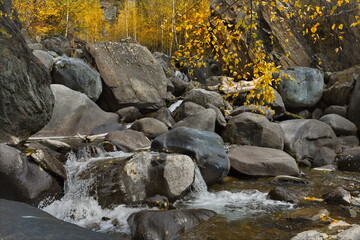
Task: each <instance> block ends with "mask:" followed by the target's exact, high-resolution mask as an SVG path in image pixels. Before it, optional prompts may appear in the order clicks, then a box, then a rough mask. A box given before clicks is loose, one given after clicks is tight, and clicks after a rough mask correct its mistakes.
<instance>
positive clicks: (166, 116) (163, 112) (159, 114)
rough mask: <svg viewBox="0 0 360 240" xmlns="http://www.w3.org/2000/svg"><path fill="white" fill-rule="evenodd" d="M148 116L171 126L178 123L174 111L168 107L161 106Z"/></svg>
mask: <svg viewBox="0 0 360 240" xmlns="http://www.w3.org/2000/svg"><path fill="white" fill-rule="evenodd" d="M148 116H149V117H152V118H155V119H157V120H159V121H161V122H163V123H164V124H165V125H166V126H167V127H169V128H170V127H172V126H173V125H174V124H175V123H176V122H175V120H174V118H173V116H172V113H171V112H170V110H169V109H168V108H166V107H163V108H160V109H159V110H157V111H156V112H155V113H152V114H149V115H148Z"/></svg>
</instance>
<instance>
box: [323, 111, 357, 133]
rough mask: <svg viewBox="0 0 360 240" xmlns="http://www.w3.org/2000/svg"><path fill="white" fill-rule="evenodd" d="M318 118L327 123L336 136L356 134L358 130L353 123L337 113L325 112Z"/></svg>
mask: <svg viewBox="0 0 360 240" xmlns="http://www.w3.org/2000/svg"><path fill="white" fill-rule="evenodd" d="M319 120H320V121H321V122H324V123H326V124H328V125H329V126H330V127H331V128H332V129H333V130H334V132H335V134H336V135H337V136H349V135H356V133H357V131H358V129H357V127H356V125H355V124H354V123H352V122H351V121H349V120H347V119H346V118H344V117H342V116H340V115H337V114H333V113H332V114H327V115H324V116H322V117H321V118H320V119H319Z"/></svg>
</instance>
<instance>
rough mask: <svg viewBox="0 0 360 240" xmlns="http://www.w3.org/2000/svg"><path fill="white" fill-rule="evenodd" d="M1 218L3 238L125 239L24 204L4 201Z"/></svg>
mask: <svg viewBox="0 0 360 240" xmlns="http://www.w3.org/2000/svg"><path fill="white" fill-rule="evenodd" d="M0 215H1V221H0V229H1V233H0V236H1V238H3V239H8V240H19V239H22V240H33V239H42V240H54V239H77V240H89V239H91V240H125V239H123V238H120V237H114V236H110V235H106V234H103V233H97V232H94V231H91V230H88V229H86V228H82V227H79V226H77V225H75V224H71V223H68V222H64V221H61V220H59V219H57V218H55V217H53V216H52V215H50V214H48V213H46V212H44V211H42V210H40V209H38V208H35V207H33V206H30V205H27V204H25V203H21V202H15V201H9V200H4V199H0ZM9 223H11V224H9Z"/></svg>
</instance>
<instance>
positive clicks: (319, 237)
mask: <svg viewBox="0 0 360 240" xmlns="http://www.w3.org/2000/svg"><path fill="white" fill-rule="evenodd" d="M327 238H329V236H328V235H327V234H326V233H321V232H318V231H316V230H308V231H305V232H301V233H298V234H296V236H294V237H293V238H291V239H290V240H309V239H311V240H324V239H327Z"/></svg>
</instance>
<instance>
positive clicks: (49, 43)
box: [41, 35, 71, 56]
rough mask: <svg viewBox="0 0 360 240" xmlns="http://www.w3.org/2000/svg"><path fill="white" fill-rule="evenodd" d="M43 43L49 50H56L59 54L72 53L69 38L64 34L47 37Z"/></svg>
mask: <svg viewBox="0 0 360 240" xmlns="http://www.w3.org/2000/svg"><path fill="white" fill-rule="evenodd" d="M41 44H42V45H43V46H44V47H45V48H46V49H47V50H49V51H54V52H56V53H57V54H58V55H59V56H61V55H68V56H69V55H70V54H71V44H70V41H69V39H67V38H66V37H64V36H62V35H53V36H49V37H46V38H45V39H44V40H42V41H41Z"/></svg>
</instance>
